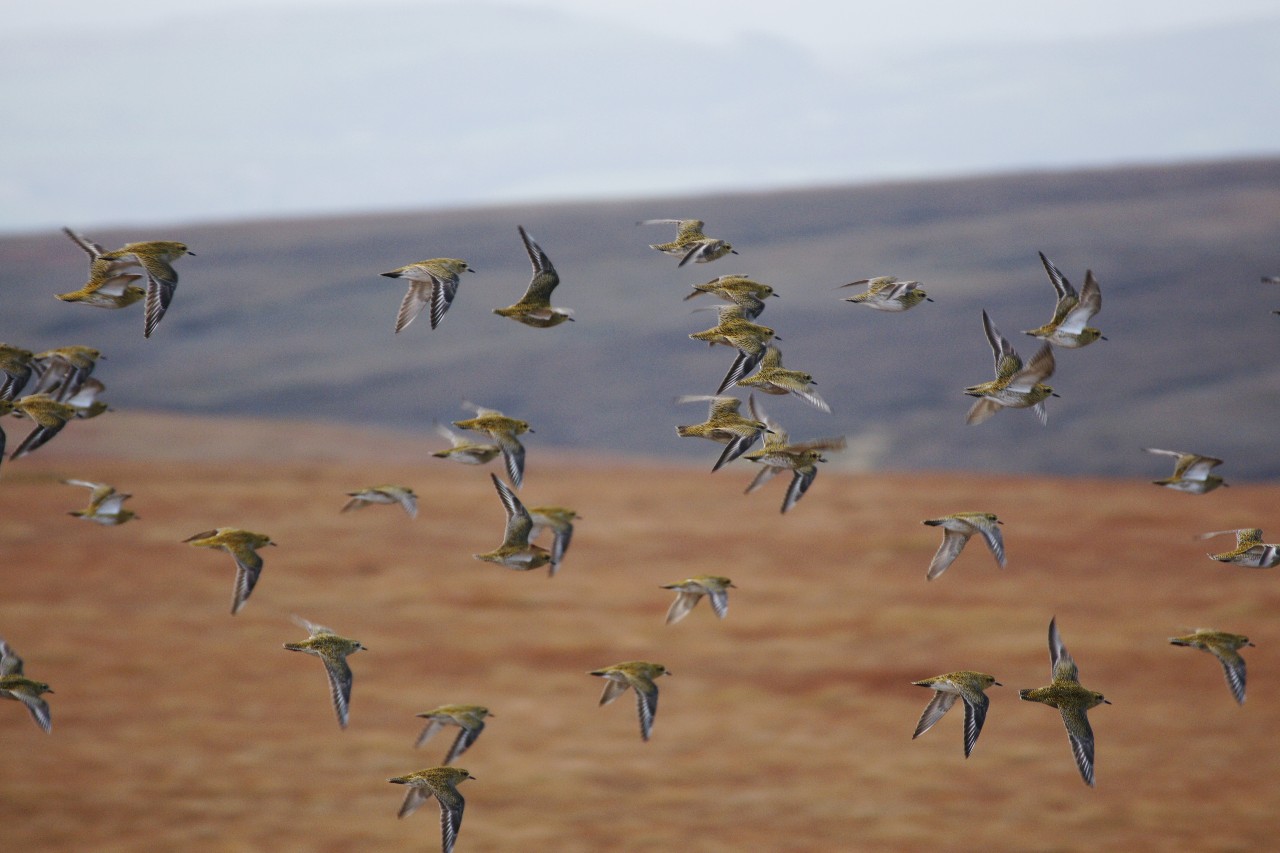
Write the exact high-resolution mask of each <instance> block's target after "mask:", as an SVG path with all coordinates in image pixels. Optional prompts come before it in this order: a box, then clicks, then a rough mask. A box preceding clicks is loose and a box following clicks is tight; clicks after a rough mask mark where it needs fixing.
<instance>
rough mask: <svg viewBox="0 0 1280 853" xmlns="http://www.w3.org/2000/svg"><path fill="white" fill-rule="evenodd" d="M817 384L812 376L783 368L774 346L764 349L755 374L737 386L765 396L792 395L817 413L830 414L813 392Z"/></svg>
mask: <svg viewBox="0 0 1280 853" xmlns="http://www.w3.org/2000/svg"><path fill="white" fill-rule="evenodd" d="M817 384H818V383H817V380H815V379H814V378H813V375H812V374H809V373H805V372H804V371H802V370H788V369H787V368H785V367H783V366H782V350H780V349H778V348H777V346H775V345H774V344H769V345H768V346H767V347H765V351H764V357H763V358H762V359H761V360H760V365H759V367H758V369H757V370H756V372H755V373H754V374H752V375H751V376H744V377H742V378H741V379H739V380H738V385H739V386H741V387H744V388H751V389H753V390H756V391H762V392H764V393H765V394H778V395H781V394H794V395H795V396H796V397H798V398H800V399H801V400H804V401H805V402H806V403H808V404H809V405H810V406H813V407H814V408H815V409H817V410H818V411H820V412H826V413H828V414H830V413H831V407H830V406H829V405H827V401H826V400H824V399H822V397H821V396H819V394H818V392H817V391H814V390H813V386H814V385H817Z"/></svg>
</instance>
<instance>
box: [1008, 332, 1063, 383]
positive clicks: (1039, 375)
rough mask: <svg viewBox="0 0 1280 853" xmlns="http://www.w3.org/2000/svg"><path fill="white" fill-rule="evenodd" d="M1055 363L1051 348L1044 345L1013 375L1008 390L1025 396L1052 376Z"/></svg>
mask: <svg viewBox="0 0 1280 853" xmlns="http://www.w3.org/2000/svg"><path fill="white" fill-rule="evenodd" d="M1054 367H1055V363H1054V360H1053V346H1052V345H1051V344H1045V345H1044V346H1042V347H1040V349H1039V351H1038V352H1036V354H1035V355H1033V356H1032V357H1031V361H1029V362H1027V364H1026V366H1025V367H1023V368H1022V369H1020V370H1018V371H1017V372H1015V373H1014V374H1013V377H1012V378H1011V379H1010V380H1009V385H1008V390H1010V391H1015V392H1017V393H1019V394H1026V393H1027V392H1029V391H1030V390H1031V389H1032V388H1034V387H1036V385H1038V384H1039V383H1041V382H1043V381H1045V380H1046V379H1048V378H1049V377H1050V376H1052V375H1053V370H1054Z"/></svg>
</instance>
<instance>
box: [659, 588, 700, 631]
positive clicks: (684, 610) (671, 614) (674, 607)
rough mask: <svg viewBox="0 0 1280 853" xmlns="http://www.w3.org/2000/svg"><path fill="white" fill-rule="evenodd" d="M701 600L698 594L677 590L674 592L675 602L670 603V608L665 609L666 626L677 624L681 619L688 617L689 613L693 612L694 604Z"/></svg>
mask: <svg viewBox="0 0 1280 853" xmlns="http://www.w3.org/2000/svg"><path fill="white" fill-rule="evenodd" d="M701 598H702V593H700V592H686V591H684V590H679V591H677V592H676V600H675V601H673V602H671V606H670V607H669V608H667V624H668V625H670V624H672V623H673V622H679V621H680V620H681V619H683V618H684V617H686V616H688V615H689V611H690V610H693V607H694V605H695V604H697V603H698V601H699V600H700V599H701Z"/></svg>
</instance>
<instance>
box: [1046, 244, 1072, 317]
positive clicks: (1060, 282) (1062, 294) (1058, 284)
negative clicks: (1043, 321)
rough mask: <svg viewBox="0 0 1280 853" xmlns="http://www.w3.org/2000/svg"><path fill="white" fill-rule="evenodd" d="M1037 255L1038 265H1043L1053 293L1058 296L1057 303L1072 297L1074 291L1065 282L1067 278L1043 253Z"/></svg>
mask: <svg viewBox="0 0 1280 853" xmlns="http://www.w3.org/2000/svg"><path fill="white" fill-rule="evenodd" d="M1038 254H1039V255H1040V263H1041V264H1043V265H1044V271H1045V272H1046V273H1048V275H1049V282H1050V283H1051V284H1052V285H1053V292H1054V293H1056V294H1058V301H1059V303H1061V301H1062V300H1063V299H1064V298H1066V297H1074V296H1075V295H1076V289H1075V288H1074V287H1072V286H1071V282H1069V281H1067V277H1066V276H1065V275H1063V274H1062V270H1060V269H1058V267H1057V266H1056V265H1054V263H1053V261H1051V260H1049V259H1048V258H1046V257H1045V255H1044V252H1039V253H1038ZM1059 319H1060V318H1059Z"/></svg>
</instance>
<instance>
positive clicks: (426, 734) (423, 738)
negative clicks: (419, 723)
mask: <svg viewBox="0 0 1280 853" xmlns="http://www.w3.org/2000/svg"><path fill="white" fill-rule="evenodd" d="M443 728H444V723H442V722H440V721H439V720H431V721H429V722H428V723H427V725H426V727H425V728H423V730H422V734H420V735H418V739H417V740H415V741H414V742H413V746H414V748H415V749H417V748H418V747H420V746H422V745H423V744H424V743H426V742H427V741H429V740H431V736H432V735H434V734H435V733H436V732H438V731H440V730H441V729H443ZM448 763H449V762H448V761H445V764H448Z"/></svg>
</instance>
